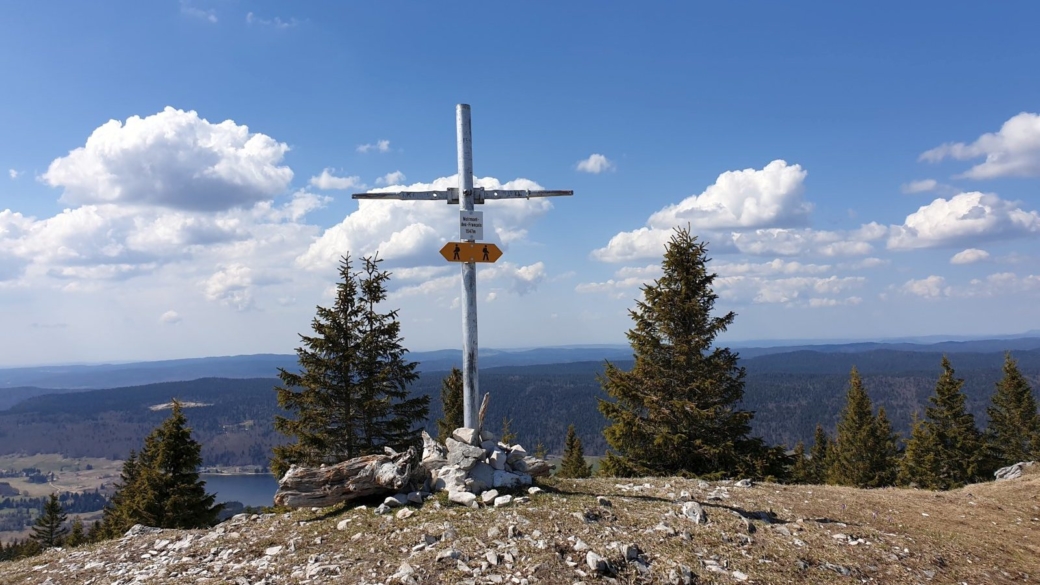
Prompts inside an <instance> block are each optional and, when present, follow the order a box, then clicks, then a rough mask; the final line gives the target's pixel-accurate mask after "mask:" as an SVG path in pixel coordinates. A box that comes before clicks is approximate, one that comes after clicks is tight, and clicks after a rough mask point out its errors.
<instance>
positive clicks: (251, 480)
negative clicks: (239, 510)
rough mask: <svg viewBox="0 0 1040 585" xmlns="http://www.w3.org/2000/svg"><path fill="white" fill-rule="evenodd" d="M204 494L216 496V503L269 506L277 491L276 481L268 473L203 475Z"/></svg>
mask: <svg viewBox="0 0 1040 585" xmlns="http://www.w3.org/2000/svg"><path fill="white" fill-rule="evenodd" d="M199 478H201V479H202V480H203V481H205V482H206V493H209V494H212V493H216V494H217V502H218V503H219V502H242V503H243V504H245V505H247V506H270V505H272V504H273V503H274V493H275V492H276V491H278V480H277V479H275V478H274V476H273V475H271V474H270V473H256V474H247V475H225V474H221V473H204V474H200V475H199Z"/></svg>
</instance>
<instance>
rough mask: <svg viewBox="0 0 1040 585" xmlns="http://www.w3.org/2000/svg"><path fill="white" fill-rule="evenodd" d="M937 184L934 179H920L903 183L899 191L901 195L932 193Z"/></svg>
mask: <svg viewBox="0 0 1040 585" xmlns="http://www.w3.org/2000/svg"><path fill="white" fill-rule="evenodd" d="M938 186H939V183H938V182H937V181H936V180H935V179H922V180H920V181H910V182H909V183H903V185H902V187H901V189H902V191H903V193H908V194H909V193H926V192H928V191H934V190H935V188H936V187H938Z"/></svg>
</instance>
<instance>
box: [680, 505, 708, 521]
mask: <svg viewBox="0 0 1040 585" xmlns="http://www.w3.org/2000/svg"><path fill="white" fill-rule="evenodd" d="M682 513H683V516H686V517H687V518H689V519H690V520H692V521H693V523H694V524H704V523H705V522H707V521H708V516H707V514H705V513H704V508H703V507H701V505H700V504H698V503H697V502H694V501H689V502H683V505H682Z"/></svg>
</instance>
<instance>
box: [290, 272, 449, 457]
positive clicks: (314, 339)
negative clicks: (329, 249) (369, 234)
mask: <svg viewBox="0 0 1040 585" xmlns="http://www.w3.org/2000/svg"><path fill="white" fill-rule="evenodd" d="M380 262H381V260H379V259H378V258H374V257H366V258H364V267H363V269H362V270H361V271H360V272H358V273H355V272H354V271H353V267H352V264H351V261H350V257H349V256H344V257H343V259H342V260H341V262H340V267H339V274H340V278H341V281H340V282H339V283H337V285H336V300H335V302H334V304H333V306H332V307H331V308H326V307H321V306H319V307H317V315H316V316H315V318H314V320H313V321H312V323H311V327H312V329H313V330H314V333H315V335H314V336H304V335H300V340H301V344H302V347H299V348H297V349H296V355H297V356H298V358H299V363H300V367H301V368H302V372H300V373H291V372H289V371H287V370H285V369H280V370H279V374H278V377H279V378H281V381H282V384H283V386H281V387H278V388H276V389H275V390H276V392H277V393H278V404H279V405H280V406H281V407H282V408H284V409H285V410H288V411H290V412H291V413H294V414H295V418H289V417H284V416H277V417H275V428H276V429H277V430H279V431H280V432H282V433H284V434H286V435H288V436H290V437H292V438H294V439H295V442H293V443H289V444H287V445H282V446H278V447H275V448H274V459H273V460H272V462H271V470H272V472H273V473H274V474H275V475H276V476H278V477H281V476H282V475H284V474H285V472H286V471H287V470H288V469H289V466H290V465H292V464H299V465H308V466H316V465H319V464H322V463H337V462H340V461H345V460H347V459H353V458H355V457H358V456H361V455H368V454H371V453H381V452H383V447H391V448H394V449H397V450H403V449H405V448H407V447H408V446H410V445H414V444H418V442H419V440H420V439H419V436H420V435H419V433H420V431H421V430H422V425H421V423H422V422H423V421H424V420H426V417H427V414H428V412H429V403H430V397H429V396H416V397H412V396H410V393H409V390H408V385H409V384H411V383H412V382H414V381H415V380H416V379H418V377H419V375H418V374H417V373H416V372H415V368H416V366H417V365H418V364H416V363H415V362H409V361H407V360H405V358H404V356H405V353H406V352H407V350H406V349H405V348H404V347H403V346H402V345H401V341H402V339H401V336H400V331H401V324H400V323H399V322H398V320H397V311H389V312H386V313H380V312H379V311H377V306H378V305H379V303H381V302H382V301H384V300H385V299H386V294H387V292H386V284H387V281H388V280H389V278H390V273H389V272H386V271H383V270H380V269H379V263H380Z"/></svg>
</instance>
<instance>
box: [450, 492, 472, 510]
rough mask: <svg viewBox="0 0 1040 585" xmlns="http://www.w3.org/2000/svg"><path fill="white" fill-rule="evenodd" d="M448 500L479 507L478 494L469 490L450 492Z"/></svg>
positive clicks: (461, 504)
mask: <svg viewBox="0 0 1040 585" xmlns="http://www.w3.org/2000/svg"><path fill="white" fill-rule="evenodd" d="M448 500H450V501H452V502H455V503H456V504H459V505H460V506H467V507H470V508H476V507H477V496H475V495H473V494H471V493H469V492H449V493H448Z"/></svg>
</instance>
